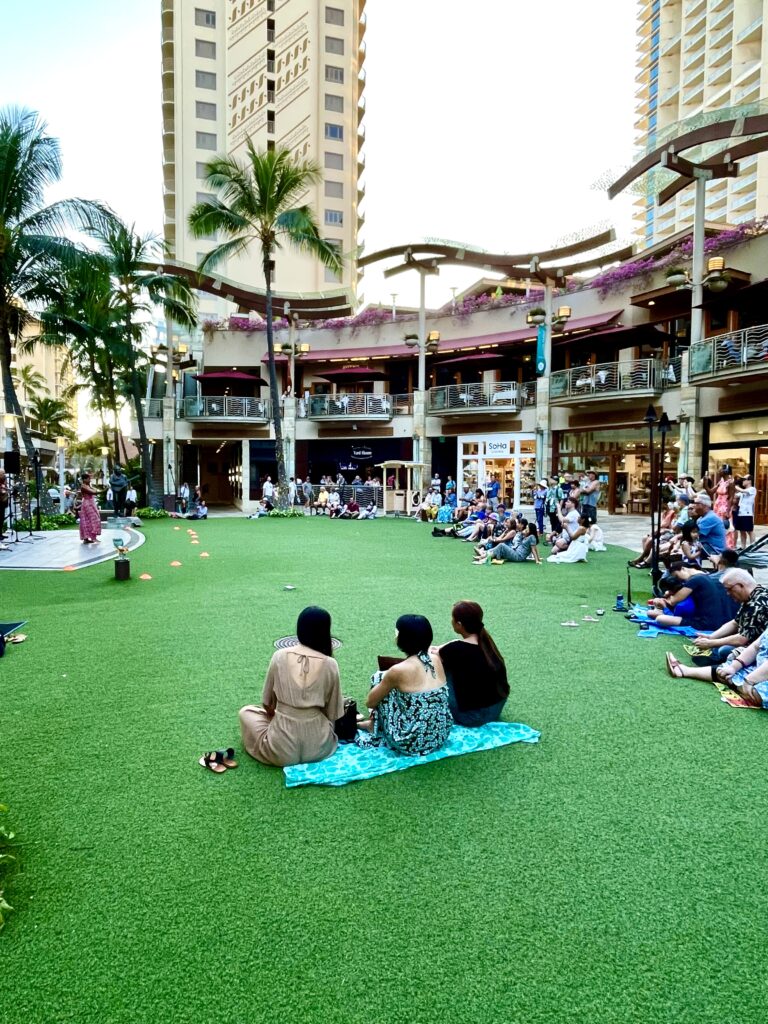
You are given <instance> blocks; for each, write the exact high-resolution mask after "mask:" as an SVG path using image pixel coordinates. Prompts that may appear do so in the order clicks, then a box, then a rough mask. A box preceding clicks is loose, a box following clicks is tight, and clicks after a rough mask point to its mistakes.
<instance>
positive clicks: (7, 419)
mask: <svg viewBox="0 0 768 1024" xmlns="http://www.w3.org/2000/svg"><path fill="white" fill-rule="evenodd" d="M15 425H16V417H15V416H14V415H13V413H12V412H7V413H5V415H4V416H3V426H4V427H5V450H6V451H7V452H12V451H13V428H14V426H15Z"/></svg>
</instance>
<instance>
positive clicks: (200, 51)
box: [195, 39, 216, 60]
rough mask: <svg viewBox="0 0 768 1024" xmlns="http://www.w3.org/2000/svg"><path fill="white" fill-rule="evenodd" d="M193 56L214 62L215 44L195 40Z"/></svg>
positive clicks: (203, 40)
mask: <svg viewBox="0 0 768 1024" xmlns="http://www.w3.org/2000/svg"><path fill="white" fill-rule="evenodd" d="M195 56H196V57H206V58H210V59H211V60H216V43H213V42H211V41H210V40H208V39H196V40H195Z"/></svg>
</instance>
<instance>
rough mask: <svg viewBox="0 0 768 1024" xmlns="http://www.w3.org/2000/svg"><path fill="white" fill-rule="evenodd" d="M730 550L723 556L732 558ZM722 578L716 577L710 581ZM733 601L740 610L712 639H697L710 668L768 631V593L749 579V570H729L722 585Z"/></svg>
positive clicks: (702, 637) (713, 633) (721, 580)
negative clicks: (729, 555)
mask: <svg viewBox="0 0 768 1024" xmlns="http://www.w3.org/2000/svg"><path fill="white" fill-rule="evenodd" d="M730 553H731V549H730V548H728V549H727V550H726V551H725V552H723V554H724V555H726V554H730ZM718 575H719V574H717V573H713V574H712V575H710V577H709V578H710V579H716V577H717V576H718ZM719 582H720V583H721V585H722V587H723V589H724V590H725V592H726V593H727V594H728V596H729V597H730V598H731V600H733V601H736V602H738V610H737V612H736V614H735V616H733V618H730V619H728V621H727V622H725V623H723V625H722V626H720V627H719V628H718V629H715V630H714V631H713V632H711V633H710V634H709V636H697V637H696V638H695V639H694V641H693V643H694V644H695V645H696V647H698V648H699V650H700V651H702V653H704V654H705V656H706V654H708V655H709V657H710V658H711V662H710V664H715V665H717V664H720V663H721V662H723V661H725V659H726V658H727V657H728V655H729V654H731V653H732V652H733V650H734V648H736V647H745V646H746V645H747V644H751V643H754V641H755V640H757V639H758V637H760V636H761V634H762V633H763V632H764V631H765V630H766V629H768V590H767V589H766V588H765V587H763V586H761V585H760V584H759V583H757V582H756V581H755V579H754V578H753V577H752V576H750V574H749V573H748V572H747V571H746V569H728V570H727V571H726V572H724V573H723V574H722V576H720V581H719Z"/></svg>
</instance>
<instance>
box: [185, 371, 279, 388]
mask: <svg viewBox="0 0 768 1024" xmlns="http://www.w3.org/2000/svg"><path fill="white" fill-rule="evenodd" d="M192 377H193V379H194V380H247V381H249V382H250V383H251V384H257V385H258V386H259V387H266V385H267V382H266V381H265V380H263V379H262V378H261V377H255V376H254V375H253V374H252V373H243V372H242V370H212V371H211V372H210V373H193V374H192Z"/></svg>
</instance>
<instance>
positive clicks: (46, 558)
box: [0, 527, 145, 572]
mask: <svg viewBox="0 0 768 1024" xmlns="http://www.w3.org/2000/svg"><path fill="white" fill-rule="evenodd" d="M118 537H121V538H126V537H127V538H128V544H127V547H128V549H129V551H133V550H135V549H136V548H138V547H140V546H141V545H142V544H143V543H144V540H145V537H144V535H143V534H142V533H140V532H139V531H138V530H135V529H132V528H131V527H122V528H115V527H108V528H107V529H104V530H102V534H101V541H100V542H99V543H98V544H83V543H82V542H81V540H80V535H79V533H78V531H77V530H74V529H73V530H51V531H49V532H46V533H33V535H32V538H30V539H21V540H19V542H18V543H16V542H14V541H9V540H8V539H7V538H6V540H5V541H4V542H3V543H4V544H5V545H6V546H7V547H8V550H7V551H0V570H2V569H21V570H29V571H38V572H40V571H46V570H47V571H49V572H61V571H62V570H66V571H68V572H72V571H73V570H75V569H82V568H84V567H85V566H87V565H96V564H97V563H98V562H106V561H108V560H109V559H111V558H114V557H115V545H114V543H113V541H114V540H115V539H116V538H118Z"/></svg>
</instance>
